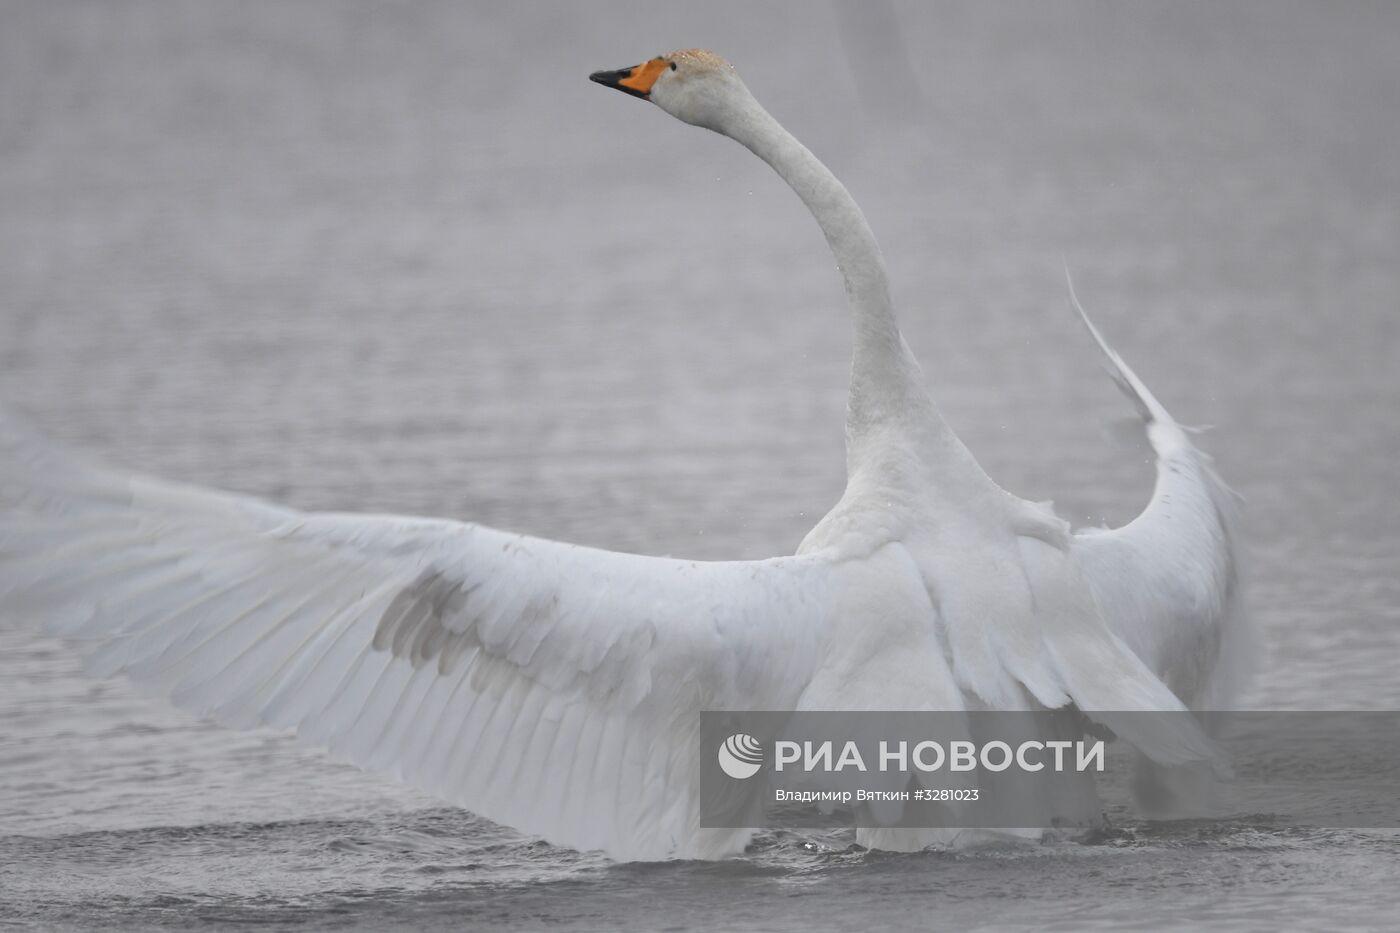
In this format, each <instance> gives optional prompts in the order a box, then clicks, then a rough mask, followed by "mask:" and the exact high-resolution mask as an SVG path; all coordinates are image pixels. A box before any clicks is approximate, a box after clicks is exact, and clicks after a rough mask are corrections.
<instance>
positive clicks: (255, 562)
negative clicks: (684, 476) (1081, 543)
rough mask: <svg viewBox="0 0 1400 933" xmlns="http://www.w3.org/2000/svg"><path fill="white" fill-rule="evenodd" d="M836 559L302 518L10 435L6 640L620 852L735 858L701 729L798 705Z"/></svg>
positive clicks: (557, 837)
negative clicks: (699, 555) (703, 824)
mask: <svg viewBox="0 0 1400 933" xmlns="http://www.w3.org/2000/svg"><path fill="white" fill-rule="evenodd" d="M832 566H833V565H832V563H831V561H830V559H829V558H828V557H827V556H825V555H823V554H809V555H804V556H801V557H791V558H780V559H775V560H770V561H758V562H728V563H705V562H691V561H678V560H671V559H665V558H652V557H641V556H634V555H625V554H617V553H613V552H607V551H600V550H594V549H590V548H583V547H576V546H573V545H567V544H560V543H557V542H552V541H545V540H542V539H537V538H529V537H525V536H520V535H510V534H506V533H503V532H499V531H496V530H493V529H489V528H485V527H482V526H477V525H470V524H461V523H455V522H448V521H432V520H423V519H410V518H399V517H392V516H369V515H346V514H306V513H300V512H296V511H293V510H290V509H285V508H280V507H277V506H272V505H269V504H266V503H262V502H259V501H257V500H254V499H250V498H247V497H243V496H236V495H228V494H223V493H216V492H212V491H207V490H202V489H196V488H192V487H185V486H179V485H175V484H167V483H161V482H158V481H154V480H149V479H141V478H134V477H128V476H123V475H119V474H116V473H112V472H106V471H102V470H97V469H93V468H90V467H87V466H85V465H82V464H79V463H78V462H77V461H75V460H74V459H72V458H68V457H65V456H61V455H57V454H55V453H54V452H53V451H52V450H51V449H49V448H47V447H45V446H44V445H43V444H41V443H39V442H37V441H34V440H33V439H31V438H30V437H29V436H28V435H26V434H24V433H23V432H22V431H19V430H18V429H15V428H14V427H13V426H12V425H9V424H8V423H5V422H0V616H3V617H4V618H5V619H6V620H7V621H11V622H16V623H20V624H30V625H35V626H37V627H40V628H43V629H45V630H47V631H50V632H53V633H55V634H59V635H62V636H66V637H70V638H75V639H79V640H80V641H81V642H82V644H83V645H84V646H85V648H86V652H85V653H86V656H87V662H88V664H89V665H90V667H91V669H92V670H93V671H94V672H96V673H99V674H115V673H119V672H120V673H125V674H127V675H129V676H131V677H132V678H133V679H134V680H136V681H138V682H140V683H143V684H144V685H146V686H147V687H148V688H152V689H155V690H157V691H159V692H163V693H166V694H168V695H169V696H170V697H171V699H172V700H173V701H174V702H176V703H177V704H179V705H181V706H183V707H185V708H187V709H191V710H194V711H197V712H199V713H202V714H206V715H209V716H211V717H213V718H215V719H217V720H219V721H222V722H225V723H229V724H232V725H238V726H244V727H246V726H252V725H258V724H265V725H271V726H278V727H289V728H292V729H294V730H296V732H297V733H298V734H299V735H300V736H301V737H302V738H303V739H305V740H307V741H310V742H313V743H317V744H322V745H325V746H327V747H329V748H330V749H331V750H332V752H333V753H334V754H336V755H338V756H341V757H343V758H346V759H349V760H351V761H354V762H355V763H357V764H360V765H361V766H364V767H366V768H369V769H371V770H375V771H378V772H381V773H385V774H389V775H391V776H396V777H401V778H403V779H405V780H407V781H409V782H410V783H413V784H415V785H417V786H419V787H422V788H423V789H425V790H427V791H429V792H432V793H435V794H438V795H440V796H443V797H445V798H447V799H448V800H451V801H454V802H456V803H458V804H461V805H462V806H465V807H467V808H469V809H472V810H474V811H476V812H479V813H482V814H483V815H485V816H488V817H492V818H495V819H498V820H500V821H502V822H505V823H509V824H510V825H513V826H516V827H519V828H521V829H523V830H525V831H527V832H536V833H541V834H545V835H547V836H548V837H549V838H550V839H551V840H552V841H555V842H559V843H563V844H567V845H571V846H575V847H578V848H584V849H595V848H596V849H603V850H605V851H607V852H608V853H609V854H611V855H613V856H615V857H618V858H627V859H653V858H665V857H673V856H688V857H693V856H706V855H717V854H723V853H725V852H729V851H733V850H734V848H735V847H736V846H742V844H743V842H744V840H745V839H746V838H747V834H746V833H744V832H731V831H725V832H705V831H701V830H700V829H699V827H698V809H697V803H696V788H695V787H694V783H695V782H696V781H697V780H698V771H699V769H698V764H697V759H696V757H695V756H696V755H697V754H698V748H697V747H696V742H695V740H694V739H695V736H696V730H697V729H698V712H699V710H701V709H703V708H726V707H731V708H745V707H746V708H783V707H785V706H791V705H792V704H794V703H795V702H796V700H797V697H798V696H799V695H800V693H801V690H802V688H803V687H804V686H805V684H806V682H807V680H809V679H810V677H811V675H812V667H813V666H814V665H815V663H816V660H815V655H814V654H812V653H810V652H809V653H807V654H804V653H803V651H801V650H795V649H794V648H793V645H794V644H796V643H802V642H810V641H814V640H817V639H819V638H820V630H821V627H822V626H824V625H825V624H827V618H828V608H827V607H828V605H829V604H830V600H829V590H830V589H831V587H832V585H833V584H832V580H831V577H832ZM692 719H694V722H691V720H692Z"/></svg>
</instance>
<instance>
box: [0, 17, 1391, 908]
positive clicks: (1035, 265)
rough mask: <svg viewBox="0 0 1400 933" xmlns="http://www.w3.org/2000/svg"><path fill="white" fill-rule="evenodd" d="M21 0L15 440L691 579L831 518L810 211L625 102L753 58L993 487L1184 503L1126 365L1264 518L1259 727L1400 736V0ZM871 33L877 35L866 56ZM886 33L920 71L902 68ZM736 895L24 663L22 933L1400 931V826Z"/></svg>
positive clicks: (845, 857)
mask: <svg viewBox="0 0 1400 933" xmlns="http://www.w3.org/2000/svg"><path fill="white" fill-rule="evenodd" d="M866 9H868V7H860V8H856V9H855V10H854V11H852V10H847V11H844V12H838V11H837V10H834V9H832V8H830V7H828V6H825V5H821V4H813V3H797V4H777V3H774V4H762V5H750V4H738V3H735V4H710V3H707V4H703V5H702V4H687V5H680V4H676V5H666V4H661V3H655V2H649V3H640V2H638V3H625V4H624V3H611V4H597V3H592V4H533V3H532V4H510V5H507V4H491V5H484V4H483V5H471V4H449V3H437V4H423V3H413V4H409V3H328V2H326V3H320V2H309V3H307V2H304V3H297V4H277V3H246V4H221V3H214V2H201V3H182V4H165V3H155V2H130V3H121V4H109V3H99V2H95V0H94V2H53V3H44V4H38V3H19V2H6V3H4V4H3V10H2V11H0V15H3V22H4V24H5V25H4V28H3V29H0V403H3V404H4V405H5V406H6V407H7V408H10V409H13V410H17V411H20V412H22V413H24V414H25V415H26V416H27V417H28V418H29V419H30V420H32V421H33V422H35V423H36V424H38V425H39V426H40V427H41V428H42V429H43V430H44V431H45V432H47V433H49V434H51V435H53V436H55V437H58V438H61V439H64V440H66V441H69V442H71V443H75V444H77V445H79V446H81V447H83V448H85V449H86V450H88V451H90V452H92V453H94V454H95V455H97V456H99V457H101V458H103V459H106V460H109V461H112V462H116V463H119V464H123V465H126V466H129V467H131V468H135V469H140V470H143V471H146V472H152V473H156V474H160V475H162V476H166V477H171V478H175V479H180V480H185V481H190V482H196V483H201V484H205V485H210V486H217V487H223V488H229V489H237V490H242V491H246V492H251V493H255V494H258V495H263V496H268V497H272V498H275V499H277V500H279V501H282V502H286V503H289V504H292V505H296V506H299V507H305V508H337V509H352V510H363V511H397V512H409V513H419V514H427V515H444V516H453V517H459V518H464V519H471V520H474V521H479V522H483V523H486V524H490V525H494V526H497V527H503V528H508V529H512V530H518V531H523V532H529V533H533V534H539V535H545V536H549V537H554V538H561V539H566V540H571V541H577V542H581V543H585V544H590V545H596V546H602V547H611V548H618V549H626V550H635V551H642V552H646V553H654V554H677V555H687V556H692V557H697V558H719V557H730V558H733V557H763V556H769V555H771V554H776V553H785V552H790V551H791V550H792V549H793V548H794V547H795V546H796V544H797V542H798V541H799V540H800V539H801V537H802V535H803V534H804V533H805V531H806V530H807V529H808V528H809V527H810V526H811V525H812V524H814V523H815V521H816V520H817V519H818V518H819V517H820V516H821V514H822V513H823V512H824V510H825V509H826V508H828V507H829V506H830V505H831V504H832V503H834V502H835V500H836V498H837V497H838V496H839V494H840V490H841V486H842V482H843V460H842V428H841V421H842V415H843V408H844V388H845V387H844V380H845V372H846V366H847V358H848V352H849V333H848V330H847V321H846V318H845V311H844V308H843V303H842V295H841V288H840V282H839V278H838V276H837V274H836V271H835V270H834V269H833V268H832V263H831V260H830V258H829V256H828V255H827V254H826V252H825V246H824V244H823V242H822V239H821V236H820V234H819V232H818V231H817V230H816V227H815V225H814V224H813V223H812V222H811V220H810V218H809V217H807V216H805V214H804V212H803V209H802V207H801V205H800V203H799V202H798V201H797V200H796V198H794V197H793V196H792V195H791V193H790V192H788V191H786V190H785V189H784V188H783V186H782V184H781V183H780V182H779V181H778V180H777V179H775V178H774V177H772V175H771V173H770V172H769V170H768V169H767V168H766V167H765V166H763V165H762V164H761V163H759V162H758V161H757V160H755V159H754V158H753V157H752V156H751V155H749V154H748V153H747V152H744V151H743V150H742V149H741V148H740V147H738V146H736V145H734V144H732V143H730V142H728V141H726V140H723V139H721V138H719V137H717V136H714V135H712V134H708V133H705V132H702V131H700V130H696V129H694V128H691V127H687V126H683V125H681V124H679V123H677V122H675V121H673V120H671V119H669V118H667V117H666V116H664V115H663V114H661V113H659V112H657V111H656V110H655V109H654V108H651V107H648V106H647V105H645V104H643V103H641V102H639V101H637V100H634V99H631V98H628V97H626V96H624V95H620V94H616V93H612V92H608V91H605V90H603V89H601V88H599V87H597V86H596V85H592V84H590V83H589V82H588V81H587V80H586V75H587V74H588V73H589V72H590V71H593V70H596V69H598V68H612V67H618V66H621V65H624V64H629V63H632V62H635V61H638V60H640V59H642V58H644V57H647V56H650V55H653V54H656V53H658V52H661V51H664V50H666V49H670V48H674V47H677V46H690V45H699V46H708V47H712V48H715V49H717V50H718V51H720V52H722V53H723V54H725V55H726V56H727V57H729V58H730V59H731V60H732V61H733V62H735V63H736V65H737V66H738V68H739V69H740V72H741V74H742V75H743V76H744V77H745V79H746V81H747V82H748V84H749V85H750V87H751V88H752V89H753V90H754V91H755V93H756V94H757V95H758V96H759V98H760V99H761V100H763V101H764V102H765V104H766V105H767V106H768V107H769V109H770V110H771V111H772V112H773V113H774V114H775V115H776V116H777V117H778V118H779V119H781V120H782V121H784V122H785V123H786V124H787V125H788V126H789V128H790V129H792V130H793V131H794V132H795V133H796V134H797V135H798V136H799V137H800V138H802V139H803V140H804V141H806V142H807V143H808V144H809V145H810V146H811V147H812V148H813V149H814V151H816V152H817V153H818V155H820V156H821V157H822V158H823V159H825V160H826V161H827V162H828V164H829V165H831V166H832V168H833V169H834V170H835V171H836V172H837V173H838V174H839V175H840V176H841V177H842V178H843V179H845V180H846V181H847V183H848V185H849V187H850V188H851V190H852V191H853V193H854V194H855V195H856V197H857V198H858V199H859V200H860V201H861V203H862V204H863V205H864V207H865V209H866V211H867V213H868V214H869V216H870V219H871V222H872V224H873V225H874V227H875V229H876V231H877V233H878V234H879V235H880V237H881V240H882V243H883V244H884V246H885V251H886V256H887V260H888V264H889V267H890V270H891V274H892V276H893V278H894V283H895V293H896V300H897V302H898V304H899V307H900V309H901V319H902V322H903V324H904V329H905V333H906V336H907V338H908V340H909V343H910V344H911V345H912V346H913V347H914V349H915V351H916V353H918V354H919V356H920V358H921V359H922V361H923V363H924V366H925V369H926V372H927V375H928V379H929V383H930V385H931V387H932V390H933V393H934V395H935V397H936V398H937V399H938V401H939V403H940V405H941V406H942V408H943V410H944V412H945V414H946V416H947V417H948V419H949V420H950V422H951V423H952V424H953V425H954V426H955V427H956V429H957V430H958V431H959V432H960V433H961V435H962V437H963V438H964V440H966V441H967V443H968V445H969V446H970V447H971V448H972V450H973V451H975V452H976V454H977V455H978V457H979V458H980V459H981V461H982V463H983V464H984V465H985V466H986V468H987V469H988V471H989V472H990V473H991V474H992V476H993V477H995V478H996V479H997V480H998V481H999V482H1001V483H1002V484H1003V485H1005V486H1007V487H1008V488H1010V489H1012V490H1014V491H1016V492H1018V493H1020V494H1022V495H1025V496H1027V497H1030V498H1037V499H1039V498H1054V499H1055V500H1056V503H1057V507H1058V508H1059V510H1060V511H1061V514H1063V515H1065V516H1066V517H1069V518H1071V519H1073V520H1074V521H1076V522H1077V523H1098V522H1102V521H1106V522H1109V523H1117V522H1122V521H1125V520H1126V519H1128V518H1130V517H1131V516H1132V515H1133V514H1134V513H1135V510H1136V509H1137V508H1139V507H1140V506H1141V504H1142V503H1143V502H1144V501H1145V497H1146V495H1147V491H1148V489H1149V488H1150V484H1151V470H1150V467H1149V466H1148V464H1147V463H1146V461H1145V459H1144V454H1143V452H1142V450H1141V449H1139V448H1136V447H1133V446H1129V445H1124V444H1123V443H1122V442H1120V441H1118V440H1115V439H1114V433H1113V432H1111V431H1106V430H1105V428H1106V427H1108V426H1111V425H1112V424H1113V422H1114V421H1115V420H1117V419H1120V418H1122V417H1123V416H1124V415H1127V414H1128V413H1129V412H1128V410H1127V408H1126V406H1125V405H1124V403H1123V401H1122V399H1121V398H1119V397H1118V396H1117V395H1116V393H1115V392H1114V390H1113V388H1112V386H1111V384H1110V383H1109V381H1108V380H1107V379H1106V378H1105V377H1104V375H1103V373H1102V371H1101V369H1100V367H1099V365H1098V363H1097V360H1096V359H1095V357H1094V351H1093V348H1092V347H1091V346H1090V345H1089V344H1088V342H1087V340H1086V338H1085V337H1084V335H1083V333H1082V332H1081V331H1080V330H1079V329H1078V328H1077V327H1076V325H1075V324H1074V322H1073V320H1072V319H1071V318H1070V317H1069V316H1068V315H1067V313H1066V311H1065V309H1064V297H1063V296H1064V287H1063V282H1062V274H1061V257H1062V256H1063V257H1064V258H1065V259H1067V261H1068V262H1069V264H1070V265H1071V266H1072V267H1073V269H1074V270H1075V272H1076V277H1077V280H1078V285H1079V290H1080V293H1081V296H1082V297H1083V298H1084V300H1085V302H1086V303H1087V304H1088V306H1089V308H1090V310H1091V311H1093V312H1094V313H1095V315H1096V317H1097V319H1098V321H1099V323H1100V324H1101V326H1102V327H1103V328H1104V330H1105V331H1106V332H1107V334H1108V335H1109V337H1110V339H1111V340H1113V341H1114V342H1115V343H1116V345H1117V346H1118V348H1119V349H1120V350H1121V351H1122V352H1123V353H1124V355H1125V356H1126V357H1127V358H1128V359H1129V360H1130V361H1131V362H1132V363H1133V365H1134V366H1136V367H1137V368H1138V370H1139V371H1140V373H1141V374H1142V375H1143V377H1144V378H1145V379H1146V380H1147V382H1148V384H1149V385H1151V386H1152V387H1153V388H1154V389H1155V390H1156V391H1157V393H1158V394H1159V395H1160V397H1161V398H1162V399H1163V401H1164V402H1165V403H1166V404H1167V405H1168V407H1170V408H1171V410H1172V411H1173V412H1174V413H1176V414H1177V416H1178V417H1179V418H1181V420H1183V421H1184V422H1187V423H1197V424H1213V425H1217V426H1218V427H1217V429H1216V430H1215V431H1214V432H1213V433H1211V434H1209V435H1207V436H1206V437H1205V439H1204V441H1203V442H1204V443H1205V444H1206V445H1207V446H1208V447H1209V449H1210V450H1211V451H1212V452H1213V453H1215V454H1216V456H1217V459H1218V462H1219V466H1220V468H1221V470H1222V472H1223V473H1224V474H1225V476H1226V477H1227V478H1228V479H1229V480H1230V481H1231V482H1232V484H1233V485H1235V487H1236V488H1238V489H1239V491H1240V492H1241V493H1243V495H1244V496H1245V497H1246V499H1247V502H1248V504H1247V517H1248V533H1249V537H1250V541H1251V553H1252V580H1251V590H1250V592H1251V598H1252V601H1253V604H1254V607H1255V610H1256V614H1257V616H1258V619H1259V623H1260V627H1261V629H1262V631H1263V635H1264V639H1263V640H1264V647H1263V650H1262V655H1261V657H1260V659H1259V665H1258V666H1259V674H1258V677H1257V680H1256V682H1255V685H1254V687H1253V689H1252V691H1251V693H1250V694H1249V696H1248V697H1247V698H1246V701H1247V704H1248V705H1250V706H1253V707H1258V708H1282V709H1372V708H1384V709H1394V708H1400V678H1397V676H1396V673H1395V672H1396V670H1397V664H1396V661H1397V659H1400V610H1398V609H1397V606H1400V574H1397V572H1396V571H1397V569H1400V500H1397V497H1396V496H1395V494H1394V485H1395V481H1396V476H1397V468H1396V462H1397V455H1400V367H1397V366H1396V365H1395V360H1396V359H1397V358H1400V308H1398V307H1397V296H1400V262H1397V257H1400V208H1397V205H1400V158H1397V157H1396V154H1397V153H1400V119H1398V118H1400V112H1397V106H1396V104H1395V92H1394V89H1395V88H1396V87H1400V54H1396V53H1397V50H1398V49H1400V10H1397V8H1396V7H1394V6H1393V5H1389V4H1381V3H1378V4H1361V3H1348V4H1328V5H1323V4H1289V3H1277V2H1267V3H1264V2H1236V3H1230V4H1225V5H1216V4H1190V3H1171V4H1167V3H1160V4H1133V5H1125V4H1106V3H1072V4H1070V3H1065V4H1054V5H1042V4H1031V3H1017V4H996V5H990V4H986V5H984V4H978V5H973V4H966V5H961V4H935V5H924V4H919V5H908V6H906V5H902V4H896V5H895V6H894V7H892V9H893V10H894V12H895V14H896V15H897V17H898V24H897V28H895V29H886V28H883V27H881V26H880V23H881V22H883V21H882V20H879V19H878V18H877V19H876V20H874V21H873V22H874V25H871V23H872V21H871V20H870V18H869V14H867V13H862V10H866ZM862 24H864V25H862ZM891 36H902V37H903V40H904V43H905V53H906V59H905V62H904V64H903V65H900V64H899V60H898V54H899V51H898V49H896V48H893V47H892V46H891V45H890V42H891ZM851 841H852V840H851V838H850V836H849V835H848V834H845V833H840V832H832V833H826V834H816V835H795V834H782V833H770V834H766V835H764V836H762V837H761V838H760V840H759V841H758V843H757V845H756V846H755V848H754V849H753V851H752V852H750V853H749V854H748V855H747V856H746V857H745V858H742V859H736V860H733V861H728V862H723V863H716V864H694V863H674V864H662V865H615V864H610V863H608V862H607V861H605V860H604V859H602V858H600V857H598V856H596V855H580V854H577V853H573V852H570V851H567V850H561V849H557V848H553V847H551V846H548V845H546V844H544V843H541V842H538V841H535V840H531V839H527V838H522V837H521V836H519V835H517V834H515V833H513V832H512V831H510V830H508V829H503V828H500V827H495V826H492V825H490V824H488V823H486V822H484V821H482V820H479V819H477V818H475V817H473V816H472V815H470V814H467V813H465V812H462V811H459V810H455V809H451V808H447V807H444V806H442V805H441V804H439V803H437V802H435V801H433V800H430V799H427V798H425V797H422V796H420V795H417V794H415V793H413V792H412V791H409V790H405V789H403V788H400V787H396V786H393V785H390V784H388V783H385V782H383V781H380V780H378V779H375V778H373V777H369V776H366V775H364V774H362V773H360V772H358V771H355V770H354V769H351V768H348V767H346V766H342V765H338V764H335V763H332V762H330V761H328V760H326V759H325V758H324V757H323V756H322V755H320V754H319V753H318V752H316V751H314V750H308V749H303V748H300V747H299V746H297V745H295V744H294V743H293V742H292V741H291V740H290V739H289V738H287V737H285V736H282V735H279V734H273V733H266V732H263V733H257V732H255V733H233V732H227V731H224V730H221V729H218V728H216V727H213V726H211V725H208V724H205V723H202V722H199V721H197V720H195V719H193V718H191V717H189V716H186V715H184V714H181V713H177V712H174V711H172V710H170V709H169V708H168V707H167V706H165V705H164V704H163V703H162V702H160V701H158V700H153V699H147V698H143V697H141V696H139V695H138V694H137V693H136V692H135V691H134V690H132V689H131V688H130V687H129V685H127V684H126V683H124V682H120V681H115V682H92V681H89V680H86V679H84V678H83V677H82V676H81V675H80V673H79V666H78V661H77V658H76V657H75V656H74V655H73V654H72V652H71V651H70V650H68V649H66V648H65V647H64V646H63V645H61V644H59V643H57V642H53V641H49V640H44V639H40V638H38V637H35V636H33V635H30V634H25V633H14V632H3V633H0V922H3V921H20V922H25V921H29V922H35V923H38V924H40V925H43V926H52V927H69V926H71V927H93V926H98V925H101V926H104V927H109V926H127V927H133V928H146V927H151V926H159V925H169V926H173V927H181V926H185V925H188V924H190V923H191V922H193V921H218V922H221V923H225V924H228V925H233V924H242V923H245V922H249V921H266V922H280V923H287V924H308V925H312V926H319V927H330V926H342V925H347V924H348V925H355V926H359V927H361V928H365V929H382V928H386V927H408V926H411V927H418V928H438V927H440V928H448V927H462V926H473V925H475V926H488V927H495V928H534V927H542V926H548V927H551V928H555V929H610V930H611V929H636V930H647V929H672V930H691V929H695V930H711V929H731V928H732V929H755V930H756V929H764V930H772V929H776V930H783V929H791V930H807V929H812V928H823V927H830V928H839V929H849V928H862V929H872V930H873V929H880V928H900V927H927V928H934V927H937V928H945V927H951V928H961V929H981V928H989V929H1005V928H1052V929H1055V928H1058V929H1066V930H1080V929H1118V928H1144V929H1145V928H1155V927H1162V926H1193V927H1201V926H1208V927H1214V928H1219V929H1229V930H1252V929H1276V928H1279V927H1293V928H1316V927H1319V926H1329V927H1332V928H1345V927H1353V928H1368V927H1382V926H1389V925H1390V924H1391V923H1392V922H1393V920H1392V919H1391V918H1392V917H1393V914H1394V912H1395V911H1396V910H1397V909H1398V908H1400V886H1397V885H1396V883H1395V882H1396V879H1397V878H1400V840H1397V838H1396V836H1395V834H1394V833H1389V832H1383V831H1369V832H1368V831H1360V830H1304V829H1291V828H1287V827H1286V825H1284V824H1283V823H1281V822H1279V821H1274V820H1271V819H1269V818H1267V817H1260V818H1257V819H1248V820H1240V821H1233V822H1219V823H1175V824H1166V825H1153V824H1146V823H1143V822H1141V821H1137V820H1135V819H1134V818H1132V817H1131V816H1130V815H1123V816H1122V817H1120V818H1119V819H1118V820H1117V821H1116V823H1115V826H1114V828H1113V829H1112V830H1111V831H1109V832H1107V833H1105V834H1103V835H1101V836H1099V837H1096V838H1094V839H1091V840H1087V841H1085V842H1068V841H1065V842H1060V843H1056V844H1052V845H1047V846H1044V847H1038V848H1028V849H1020V848H1018V849H989V850H982V851H973V852H964V853H960V854H956V855H950V854H937V853H926V854H920V855H905V856H894V855H888V854H881V853H867V852H862V851H859V850H854V849H852V848H851V846H850V844H851Z"/></svg>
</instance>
